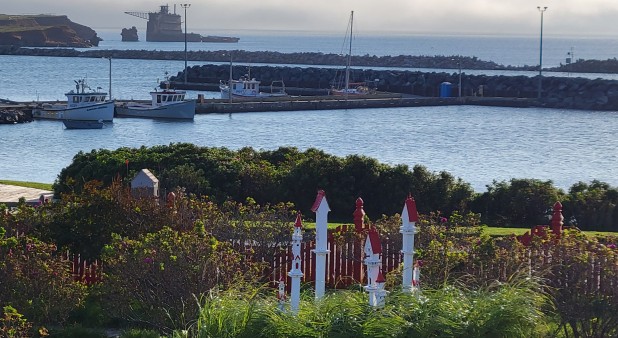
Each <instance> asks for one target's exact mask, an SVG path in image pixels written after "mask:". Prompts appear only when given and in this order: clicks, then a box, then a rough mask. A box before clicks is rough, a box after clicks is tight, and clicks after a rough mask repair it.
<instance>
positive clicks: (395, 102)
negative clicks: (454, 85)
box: [195, 93, 538, 114]
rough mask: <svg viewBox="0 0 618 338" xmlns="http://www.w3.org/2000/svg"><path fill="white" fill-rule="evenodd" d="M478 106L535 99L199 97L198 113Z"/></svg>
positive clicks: (510, 104)
mask: <svg viewBox="0 0 618 338" xmlns="http://www.w3.org/2000/svg"><path fill="white" fill-rule="evenodd" d="M453 105H481V106H500V107H520V108H524V107H533V106H537V105H538V102H537V101H536V100H534V99H518V98H493V97H492V98H484V97H419V96H404V95H401V94H388V93H385V94H371V95H350V96H348V97H347V98H345V97H343V96H299V97H293V96H289V97H271V98H260V99H236V98H234V99H232V100H226V99H207V100H198V103H197V106H196V108H195V109H196V113H197V114H212V113H215V114H229V113H245V112H270V111H303V110H336V109H362V108H399V107H424V106H453Z"/></svg>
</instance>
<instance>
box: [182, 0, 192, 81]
mask: <svg viewBox="0 0 618 338" xmlns="http://www.w3.org/2000/svg"><path fill="white" fill-rule="evenodd" d="M180 7H182V8H184V9H185V85H186V84H187V8H189V7H191V4H180Z"/></svg>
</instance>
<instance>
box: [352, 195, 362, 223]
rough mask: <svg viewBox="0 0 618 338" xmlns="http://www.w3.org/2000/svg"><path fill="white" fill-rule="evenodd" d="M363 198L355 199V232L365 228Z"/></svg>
mask: <svg viewBox="0 0 618 338" xmlns="http://www.w3.org/2000/svg"><path fill="white" fill-rule="evenodd" d="M363 203H364V202H363V199H362V198H360V197H359V198H357V199H356V210H354V214H353V216H354V227H355V228H356V231H357V232H361V231H363V229H364V228H365V210H363Z"/></svg>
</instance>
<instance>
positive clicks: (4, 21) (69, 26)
mask: <svg viewBox="0 0 618 338" xmlns="http://www.w3.org/2000/svg"><path fill="white" fill-rule="evenodd" d="M100 41H102V39H101V38H99V37H98V36H97V33H96V32H95V31H94V30H93V29H92V28H90V27H87V26H84V25H80V24H78V23H75V22H73V21H71V20H69V18H68V17H67V16H66V15H46V14H39V15H8V14H0V45H9V46H20V47H73V48H85V47H93V46H98V45H99V42H100Z"/></svg>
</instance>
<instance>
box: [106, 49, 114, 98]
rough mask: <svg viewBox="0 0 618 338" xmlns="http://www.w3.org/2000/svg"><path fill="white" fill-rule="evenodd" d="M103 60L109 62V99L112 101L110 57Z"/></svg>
mask: <svg viewBox="0 0 618 338" xmlns="http://www.w3.org/2000/svg"><path fill="white" fill-rule="evenodd" d="M104 59H108V60H109V99H110V100H111V99H112V56H111V55H110V56H106V57H104Z"/></svg>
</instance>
